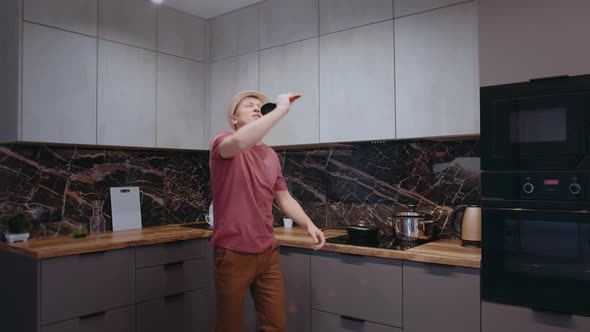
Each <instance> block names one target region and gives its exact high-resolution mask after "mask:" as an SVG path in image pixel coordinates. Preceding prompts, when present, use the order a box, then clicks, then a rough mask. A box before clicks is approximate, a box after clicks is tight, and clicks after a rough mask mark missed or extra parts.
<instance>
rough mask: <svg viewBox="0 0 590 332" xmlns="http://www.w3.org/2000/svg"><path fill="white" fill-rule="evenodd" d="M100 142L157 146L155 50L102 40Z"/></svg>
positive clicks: (99, 103)
mask: <svg viewBox="0 0 590 332" xmlns="http://www.w3.org/2000/svg"><path fill="white" fill-rule="evenodd" d="M97 121H98V125H97V127H98V144H104V145H122V146H125V145H126V146H143V147H154V146H156V52H152V51H147V50H144V49H140V48H136V47H131V46H126V45H122V44H118V43H112V42H109V41H104V40H99V44H98V114H97Z"/></svg>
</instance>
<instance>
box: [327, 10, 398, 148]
mask: <svg viewBox="0 0 590 332" xmlns="http://www.w3.org/2000/svg"><path fill="white" fill-rule="evenodd" d="M393 81H394V69H393V22H392V21H385V22H381V23H376V24H371V25H367V26H364V27H360V28H355V29H351V30H346V31H341V32H336V33H333V34H329V35H325V36H321V37H320V142H322V143H323V142H342V141H362V140H373V139H386V138H394V137H395V116H394V115H395V98H394V89H393Z"/></svg>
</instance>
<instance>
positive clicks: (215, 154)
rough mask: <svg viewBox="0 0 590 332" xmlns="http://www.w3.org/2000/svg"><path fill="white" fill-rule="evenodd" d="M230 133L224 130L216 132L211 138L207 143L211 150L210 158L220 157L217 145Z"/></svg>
mask: <svg viewBox="0 0 590 332" xmlns="http://www.w3.org/2000/svg"><path fill="white" fill-rule="evenodd" d="M231 135H232V133H230V132H229V131H226V130H224V131H221V132H219V133H217V134H216V135H215V136H214V137H213V138H212V139H211V144H210V145H209V147H210V150H211V159H222V158H221V156H220V155H219V145H220V144H221V141H223V139H224V138H226V137H228V136H231Z"/></svg>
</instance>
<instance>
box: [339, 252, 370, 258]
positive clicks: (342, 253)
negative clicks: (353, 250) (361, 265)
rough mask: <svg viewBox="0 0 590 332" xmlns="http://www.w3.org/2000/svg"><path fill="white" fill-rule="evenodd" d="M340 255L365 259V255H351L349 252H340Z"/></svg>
mask: <svg viewBox="0 0 590 332" xmlns="http://www.w3.org/2000/svg"><path fill="white" fill-rule="evenodd" d="M339 254H340V255H342V256H351V257H365V255H359V254H349V253H347V252H339Z"/></svg>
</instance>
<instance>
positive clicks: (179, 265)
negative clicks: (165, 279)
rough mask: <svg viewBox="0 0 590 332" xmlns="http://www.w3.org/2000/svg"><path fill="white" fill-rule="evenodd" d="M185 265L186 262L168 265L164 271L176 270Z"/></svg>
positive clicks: (165, 265)
mask: <svg viewBox="0 0 590 332" xmlns="http://www.w3.org/2000/svg"><path fill="white" fill-rule="evenodd" d="M183 265H184V261H180V262H173V263H168V264H164V269H165V270H168V269H174V268H181V267H182V266H183Z"/></svg>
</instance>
